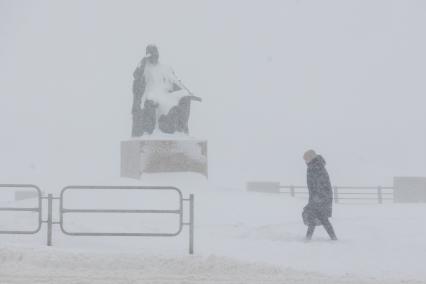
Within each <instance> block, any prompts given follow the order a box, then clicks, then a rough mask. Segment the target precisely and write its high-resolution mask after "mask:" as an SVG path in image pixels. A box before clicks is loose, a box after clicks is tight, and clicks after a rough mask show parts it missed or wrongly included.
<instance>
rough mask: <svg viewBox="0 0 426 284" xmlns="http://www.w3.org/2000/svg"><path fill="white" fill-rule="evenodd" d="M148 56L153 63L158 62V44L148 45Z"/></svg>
mask: <svg viewBox="0 0 426 284" xmlns="http://www.w3.org/2000/svg"><path fill="white" fill-rule="evenodd" d="M146 57H147V58H148V60H149V61H150V62H151V63H153V64H156V63H157V62H158V58H159V57H160V54H159V53H158V48H157V46H155V45H153V44H150V45H148V46H147V47H146Z"/></svg>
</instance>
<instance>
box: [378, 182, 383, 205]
mask: <svg viewBox="0 0 426 284" xmlns="http://www.w3.org/2000/svg"><path fill="white" fill-rule="evenodd" d="M377 201H378V202H379V203H380V204H381V203H383V194H382V187H381V186H380V185H379V186H378V187H377Z"/></svg>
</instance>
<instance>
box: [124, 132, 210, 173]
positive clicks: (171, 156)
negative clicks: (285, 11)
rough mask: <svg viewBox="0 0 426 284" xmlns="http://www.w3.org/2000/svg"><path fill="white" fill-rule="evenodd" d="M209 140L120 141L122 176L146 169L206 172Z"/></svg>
mask: <svg viewBox="0 0 426 284" xmlns="http://www.w3.org/2000/svg"><path fill="white" fill-rule="evenodd" d="M207 170H208V167H207V141H205V140H195V139H176V140H174V139H164V140H162V139H159V140H155V139H143V138H141V139H132V140H127V141H122V142H121V177H129V178H136V179H139V178H141V176H142V174H144V173H167V172H196V173H200V174H202V175H204V176H205V177H207V176H208V173H207Z"/></svg>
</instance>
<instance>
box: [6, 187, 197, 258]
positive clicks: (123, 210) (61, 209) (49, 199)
mask: <svg viewBox="0 0 426 284" xmlns="http://www.w3.org/2000/svg"><path fill="white" fill-rule="evenodd" d="M1 188H12V189H14V188H32V189H34V190H36V192H37V197H36V198H37V203H38V206H37V207H33V208H19V207H0V214H1V211H22V212H24V211H25V212H37V213H38V225H37V229H36V230H31V231H16V230H0V234H36V233H38V232H39V231H40V230H41V227H42V223H46V224H47V245H48V246H51V245H52V227H53V225H60V230H61V232H62V233H63V234H65V235H69V236H142V237H144V236H145V237H173V236H177V235H179V234H180V233H181V232H182V230H183V226H188V227H189V253H190V254H193V253H194V195H193V194H190V195H189V198H183V194H182V192H181V190H180V189H178V188H176V187H164V186H67V187H65V188H63V189H62V190H61V193H60V196H59V197H54V196H53V195H52V194H48V195H47V196H42V193H41V190H40V189H39V188H38V187H37V186H35V185H20V184H0V190H1ZM79 189H80V190H81V189H83V190H90V191H99V190H112V191H114V190H115V191H117V190H138V191H146V190H155V191H163V192H164V191H172V192H176V193H177V194H178V197H179V200H178V208H177V209H176V210H161V209H143V210H139V209H126V208H121V209H89V208H85V209H75V208H74V209H72V208H65V207H64V203H65V201H66V197H65V193H66V192H69V191H72V190H79ZM42 199H47V220H42V207H43V206H42ZM54 200H59V221H58V222H56V221H53V201H54ZM184 202H189V220H188V222H184V206H183V204H184ZM72 213H83V214H91V213H101V214H103V213H105V214H107V213H120V214H135V213H136V214H148V213H149V214H176V215H177V216H178V217H179V228H178V230H177V231H176V232H171V233H155V232H148V233H128V232H70V231H67V230H66V229H65V227H64V224H65V221H64V216H65V214H72Z"/></svg>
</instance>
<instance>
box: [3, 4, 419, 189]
mask: <svg viewBox="0 0 426 284" xmlns="http://www.w3.org/2000/svg"><path fill="white" fill-rule="evenodd" d="M425 28H426V2H424V1H389V0H386V1H337V0H336V1H304V0H290V1H278V0H277V1H271V0H270V1H260V0H259V1H242V0H241V1H196V0H194V1H101V0H99V1H92V0H90V1H57V0H55V1H12V0H0V105H1V106H2V109H1V111H0V131H1V140H0V171H1V172H0V179H1V180H4V181H5V182H6V181H7V182H19V178H21V177H22V176H26V177H28V176H30V177H31V176H34V177H36V176H44V177H49V178H54V177H57V178H59V177H60V176H67V177H69V176H71V177H80V176H87V177H91V176H96V177H111V176H118V175H119V143H120V141H121V140H123V139H128V138H129V136H130V127H131V115H130V109H131V103H132V93H131V84H132V73H133V70H134V68H135V67H136V65H137V63H138V61H139V60H140V59H141V58H142V56H143V55H144V50H145V46H146V45H147V44H148V43H155V44H157V45H158V46H159V50H160V60H161V61H162V62H163V63H165V64H169V65H171V66H172V67H173V68H174V70H175V71H176V73H177V75H178V76H179V77H180V78H181V79H182V81H183V82H185V84H186V85H187V86H188V87H189V88H190V89H192V90H193V92H194V93H195V94H197V95H199V96H201V97H203V99H204V101H203V103H202V104H193V109H192V117H191V121H190V128H191V130H192V135H193V136H195V137H199V138H203V139H208V140H209V162H210V163H209V169H210V177H211V180H212V181H213V182H215V183H217V184H219V185H223V186H233V185H236V184H243V183H244V182H246V181H247V180H279V181H282V182H283V183H298V184H301V183H304V181H305V165H304V164H303V161H302V159H301V156H302V154H303V152H304V150H306V149H307V148H314V149H316V150H318V152H320V153H322V154H323V155H324V157H325V159H326V160H327V161H328V168H329V171H330V175H331V177H332V180H333V183H336V184H360V185H362V184H372V185H376V184H391V182H392V177H393V176H395V175H397V176H398V175H410V176H425V175H426V148H425V146H426V131H425V121H426V112H425V102H426V99H425V93H426V80H425V78H426V53H425V50H426V33H425Z"/></svg>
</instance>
